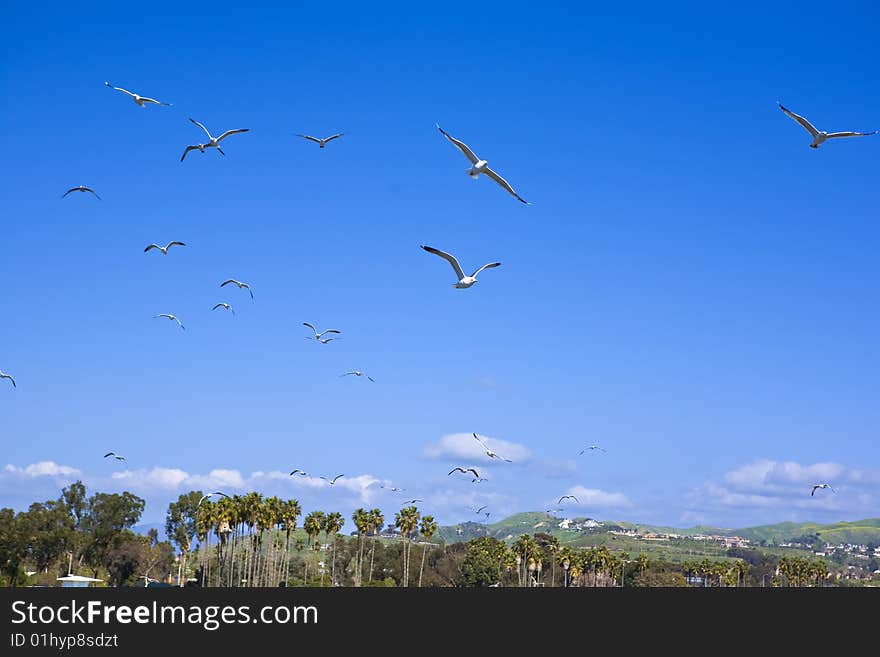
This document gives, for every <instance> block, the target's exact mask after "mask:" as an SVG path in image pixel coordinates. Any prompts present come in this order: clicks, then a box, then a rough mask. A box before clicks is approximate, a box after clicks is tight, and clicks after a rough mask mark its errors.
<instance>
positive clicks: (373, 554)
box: [368, 536, 376, 582]
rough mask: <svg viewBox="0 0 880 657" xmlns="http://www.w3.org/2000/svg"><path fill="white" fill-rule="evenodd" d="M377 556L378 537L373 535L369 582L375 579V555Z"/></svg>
mask: <svg viewBox="0 0 880 657" xmlns="http://www.w3.org/2000/svg"><path fill="white" fill-rule="evenodd" d="M374 556H376V537H375V536H374V537H373V547H372V548H370V579H369V580H368V581H369V582H372V581H373V557H374Z"/></svg>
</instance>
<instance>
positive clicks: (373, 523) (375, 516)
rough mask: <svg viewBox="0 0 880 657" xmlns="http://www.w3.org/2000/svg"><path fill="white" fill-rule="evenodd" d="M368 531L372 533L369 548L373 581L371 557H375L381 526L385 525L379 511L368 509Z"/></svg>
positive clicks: (371, 571) (371, 572)
mask: <svg viewBox="0 0 880 657" xmlns="http://www.w3.org/2000/svg"><path fill="white" fill-rule="evenodd" d="M369 515H370V529H372V531H373V545H372V547H371V548H370V579H369V581H370V582H372V581H373V557H374V556H375V555H376V541H377V540H378V538H377V537H378V536H379V532H380V531H382V526H383V525H384V524H385V516H384V515H382V511H381V509H370V514H369Z"/></svg>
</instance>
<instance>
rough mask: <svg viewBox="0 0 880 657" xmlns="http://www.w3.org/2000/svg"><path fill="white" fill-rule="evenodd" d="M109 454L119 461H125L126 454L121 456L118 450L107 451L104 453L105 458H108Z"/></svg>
mask: <svg viewBox="0 0 880 657" xmlns="http://www.w3.org/2000/svg"><path fill="white" fill-rule="evenodd" d="M108 456H112V457H113V458H115V459H116V460H117V461H124V460H125V457H124V456H120V455H119V454H117V453H116V452H107V453H106V454H104V458H105V459H106V458H107V457H108Z"/></svg>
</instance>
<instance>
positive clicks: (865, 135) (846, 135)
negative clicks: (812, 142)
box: [825, 130, 877, 139]
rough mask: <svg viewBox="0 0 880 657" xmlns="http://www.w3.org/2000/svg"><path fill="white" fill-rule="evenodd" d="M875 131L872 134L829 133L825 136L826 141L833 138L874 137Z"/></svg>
mask: <svg viewBox="0 0 880 657" xmlns="http://www.w3.org/2000/svg"><path fill="white" fill-rule="evenodd" d="M876 134H877V131H876V130H874V131H873V132H831V133H828V134H827V135H825V138H826V139H833V138H834V137H870V136H871V135H876Z"/></svg>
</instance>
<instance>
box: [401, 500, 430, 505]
mask: <svg viewBox="0 0 880 657" xmlns="http://www.w3.org/2000/svg"><path fill="white" fill-rule="evenodd" d="M424 501H425V500H419V499H415V500H407V501H406V502H401V504H415V503H416V502H424Z"/></svg>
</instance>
